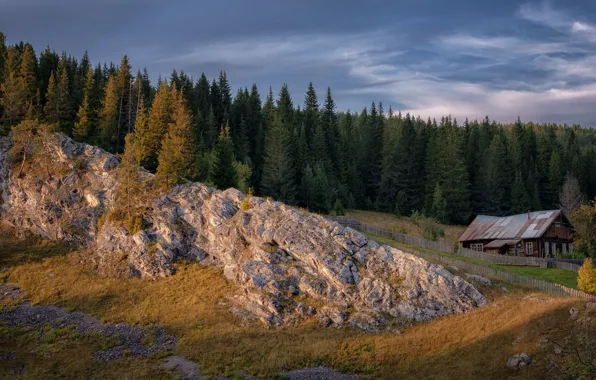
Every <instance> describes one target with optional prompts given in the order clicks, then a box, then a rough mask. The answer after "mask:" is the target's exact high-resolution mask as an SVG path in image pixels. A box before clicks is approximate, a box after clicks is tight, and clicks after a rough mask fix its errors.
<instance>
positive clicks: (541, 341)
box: [540, 338, 550, 344]
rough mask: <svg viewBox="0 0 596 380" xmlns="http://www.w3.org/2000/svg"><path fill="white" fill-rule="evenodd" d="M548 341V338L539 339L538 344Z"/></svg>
mask: <svg viewBox="0 0 596 380" xmlns="http://www.w3.org/2000/svg"><path fill="white" fill-rule="evenodd" d="M548 342H550V340H548V338H542V339H540V344H547V343H548Z"/></svg>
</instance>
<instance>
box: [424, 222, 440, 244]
mask: <svg viewBox="0 0 596 380" xmlns="http://www.w3.org/2000/svg"><path fill="white" fill-rule="evenodd" d="M444 236H445V230H444V229H443V228H441V227H439V226H438V225H437V224H436V223H433V222H426V223H424V231H423V232H422V237H423V238H425V239H426V240H432V241H437V240H439V237H444Z"/></svg>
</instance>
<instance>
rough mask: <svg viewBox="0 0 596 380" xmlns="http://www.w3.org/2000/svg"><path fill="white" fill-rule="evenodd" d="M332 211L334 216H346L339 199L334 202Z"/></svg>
mask: <svg viewBox="0 0 596 380" xmlns="http://www.w3.org/2000/svg"><path fill="white" fill-rule="evenodd" d="M333 211H335V216H344V215H346V210H345V209H344V205H343V204H342V203H341V201H340V200H339V199H336V200H335V204H334V205H333Z"/></svg>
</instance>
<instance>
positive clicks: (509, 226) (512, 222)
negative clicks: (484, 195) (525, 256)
mask: <svg viewBox="0 0 596 380" xmlns="http://www.w3.org/2000/svg"><path fill="white" fill-rule="evenodd" d="M559 215H563V217H564V218H565V220H567V218H566V217H565V216H564V214H563V213H562V212H561V210H551V211H536V212H530V213H526V214H519V215H511V216H503V217H498V216H488V215H478V216H477V217H476V219H474V221H473V222H472V224H470V226H469V227H468V229H467V230H466V231H465V232H464V233H463V234H462V235H461V236H460V238H459V241H470V240H512V239H535V238H539V237H541V236H542V235H543V234H544V233H545V232H546V230H547V229H548V227H550V225H551V224H552V222H554V221H555V220H556V219H557V218H558V217H559Z"/></svg>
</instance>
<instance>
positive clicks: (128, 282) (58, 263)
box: [0, 239, 582, 380]
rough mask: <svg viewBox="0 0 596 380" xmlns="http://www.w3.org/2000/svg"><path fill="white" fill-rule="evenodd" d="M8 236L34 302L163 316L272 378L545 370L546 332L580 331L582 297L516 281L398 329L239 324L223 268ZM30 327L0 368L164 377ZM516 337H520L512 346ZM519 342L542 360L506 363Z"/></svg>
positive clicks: (193, 347) (18, 280)
mask: <svg viewBox="0 0 596 380" xmlns="http://www.w3.org/2000/svg"><path fill="white" fill-rule="evenodd" d="M13 245H14V246H15V247H19V244H18V243H14V242H11V241H6V239H5V241H4V244H3V245H2V247H3V248H2V250H0V260H4V261H5V262H7V261H10V262H12V268H11V269H10V270H8V271H7V272H5V273H3V274H0V282H8V283H11V284H15V285H17V286H19V287H20V288H21V289H22V290H23V291H24V293H25V295H26V296H27V297H28V298H30V299H31V300H32V302H33V303H35V304H51V305H58V306H62V307H65V308H67V309H69V310H71V311H74V310H76V311H82V312H86V313H89V314H91V315H93V316H95V317H97V318H100V319H102V320H103V321H106V322H121V321H122V322H127V323H130V324H134V325H153V324H156V323H158V324H160V325H163V326H165V327H166V329H167V330H168V331H169V332H170V333H173V334H174V335H176V336H177V337H178V338H179V343H178V347H177V350H176V354H178V355H182V356H184V357H186V358H187V359H190V360H193V361H196V362H197V363H199V365H200V367H201V372H202V374H204V375H220V374H223V373H232V372H234V371H236V370H245V371H247V372H249V373H251V374H253V375H257V376H259V377H263V378H271V377H274V376H277V375H279V373H280V372H282V371H283V370H288V369H296V368H303V367H312V366H317V365H327V366H331V367H333V368H335V369H336V370H340V371H345V372H357V373H360V374H370V375H372V376H373V378H381V379H392V378H400V379H416V380H421V379H438V380H442V379H453V378H459V379H468V378H470V379H471V378H484V379H502V378H511V379H529V378H541V377H543V376H544V368H545V366H546V365H547V364H548V362H549V361H550V360H551V359H553V358H552V355H551V354H552V347H547V348H545V347H542V346H541V345H540V344H539V343H538V342H539V340H540V339H541V338H542V337H544V336H545V335H548V336H551V337H553V338H558V337H560V338H561V339H563V338H564V337H568V338H569V337H571V336H575V335H574V334H572V333H571V331H572V329H573V328H574V326H575V325H576V324H574V323H573V322H572V321H570V320H569V313H568V309H569V307H571V306H575V307H581V305H582V303H580V302H578V301H575V300H572V299H563V298H560V299H559V298H556V299H553V298H549V297H546V296H544V295H541V294H538V293H533V292H529V291H526V290H519V289H516V288H512V291H511V292H509V293H506V294H505V293H499V290H498V289H497V290H495V289H492V290H490V291H489V297H490V298H491V301H492V306H490V307H484V308H481V309H478V310H475V311H473V312H470V313H467V314H462V315H454V316H449V317H445V318H441V319H439V320H436V321H434V322H432V323H428V324H422V325H418V326H415V327H413V328H411V329H409V330H407V331H404V332H403V333H402V334H390V333H383V334H377V335H371V334H364V333H361V332H358V331H354V330H351V329H347V328H346V329H333V328H322V327H319V326H318V324H317V323H315V322H314V321H312V320H311V321H306V322H304V323H302V324H300V325H298V326H295V327H287V328H274V329H267V328H265V327H263V326H260V325H256V326H243V325H242V324H241V323H240V321H239V320H238V319H237V318H236V317H235V316H234V315H233V314H232V313H230V311H229V306H230V303H231V301H230V297H232V296H233V295H234V294H235V291H236V288H235V286H234V285H232V284H230V283H228V282H227V281H226V280H225V279H224V277H223V276H222V275H221V272H220V270H219V269H215V268H204V267H201V266H199V265H197V264H190V263H180V264H177V265H176V269H177V273H176V274H175V275H174V276H171V277H169V278H165V279H159V280H155V281H152V280H148V279H138V278H133V279H114V278H105V277H101V276H100V275H98V274H97V273H96V272H95V271H94V270H93V269H92V268H91V267H89V266H88V265H87V264H85V262H87V258H88V255H89V254H88V253H85V252H70V253H68V254H63V255H53V256H52V255H50V257H45V258H43V260H30V259H31V258H33V257H34V256H35V254H34V253H26V254H20V255H19V257H21V259H22V260H21V261H18V260H12V259H11V258H10V256H12V252H13V251H12V248H11V247H12V246H13ZM23 258H27V259H23ZM462 326H465V328H462ZM455 332H457V333H455ZM34 334H35V332H31V331H24V330H23V331H21V330H19V329H15V328H9V329H6V328H5V327H4V330H0V340H1V341H2V342H3V343H2V345H1V347H0V352H2V353H7V352H16V353H17V359H15V360H14V361H4V362H2V361H0V370H1V371H3V372H0V375H2V374H6V373H8V372H5V371H10V370H11V368H14V367H15V366H20V365H23V364H24V365H25V368H30V369H31V371H32V372H30V373H28V374H27V375H26V377H24V378H56V377H62V378H66V377H68V378H102V379H103V378H126V376H125V374H130V373H135V378H163V377H164V376H168V374H164V373H163V371H159V370H157V369H154V368H155V365H156V362H155V361H151V360H144V359H143V360H141V359H134V360H133V359H130V358H128V359H123V361H122V362H115V363H110V364H99V363H95V362H94V361H93V360H92V352H93V351H94V350H95V349H97V347H98V345H99V344H100V343H99V342H94V341H89V340H85V339H81V338H79V337H76V336H72V337H69V336H67V337H66V338H65V339H66V340H65V342H67V343H68V344H62V345H61V343H59V342H60V341H62V339H54V340H51V341H52V342H53V343H47V344H52V345H56V344H58V346H52V347H51V350H50V351H51V352H52V353H51V355H49V356H44V355H45V353H44V352H46V351H45V349H44V350H42V349H39V350H38V349H37V348H36V345H37V344H38V343H37V340H36V339H35V335H34ZM520 336H523V342H521V343H519V344H518V345H516V346H513V345H512V342H513V341H515V340H516V339H517V338H518V337H520ZM69 342H70V343H69ZM44 344H46V343H44ZM519 352H526V353H527V354H529V355H531V356H533V357H534V358H535V363H536V365H533V366H531V367H529V368H526V369H524V370H522V371H511V370H509V369H507V367H506V366H505V363H506V362H507V358H508V357H510V356H511V355H514V354H516V353H519ZM73 357H76V358H77V360H76V361H75V360H72V358H73ZM554 359H555V360H565V361H568V360H569V361H572V360H573V359H572V358H563V359H561V358H557V357H555V358H554ZM570 363H571V362H570ZM563 364H565V365H567V362H565V363H563ZM9 367H10V368H9ZM137 371H139V372H137ZM153 371H155V372H153ZM169 376H172V375H171V374H170V375H169ZM0 377H2V376H0ZM6 377H9V376H6ZM15 378H17V377H15Z"/></svg>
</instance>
